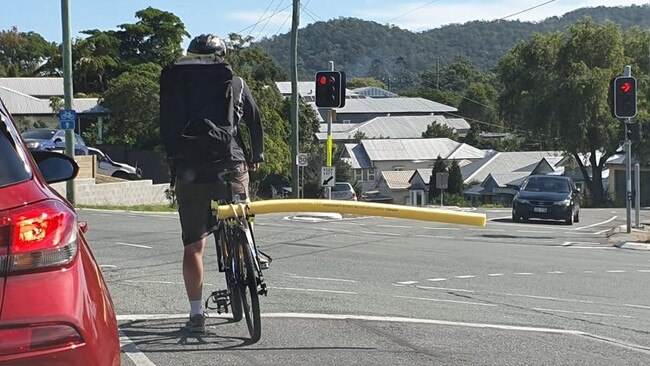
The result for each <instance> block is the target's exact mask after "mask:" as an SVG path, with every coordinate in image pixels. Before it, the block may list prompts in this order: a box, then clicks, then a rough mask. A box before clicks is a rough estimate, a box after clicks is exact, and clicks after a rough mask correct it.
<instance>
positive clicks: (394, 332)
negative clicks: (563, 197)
mask: <svg viewBox="0 0 650 366" xmlns="http://www.w3.org/2000/svg"><path fill="white" fill-rule="evenodd" d="M478 212H484V213H486V214H487V215H488V219H489V222H488V225H487V227H485V228H474V227H464V226H456V225H448V224H439V223H427V222H419V221H408V220H399V219H386V218H349V219H343V220H305V218H302V217H293V216H286V215H265V216H263V217H258V218H257V222H256V233H257V238H258V241H259V242H260V244H261V246H262V250H264V251H265V252H267V253H269V254H270V255H271V256H272V257H273V259H274V260H273V262H272V268H271V270H269V271H266V272H265V275H266V279H267V284H268V285H269V287H270V289H269V296H268V297H266V298H263V299H262V304H261V306H262V312H263V319H262V324H263V331H262V332H263V335H262V339H261V340H260V342H258V343H256V344H252V345H249V344H247V343H246V339H245V338H246V336H247V332H246V328H245V324H244V323H243V322H242V323H231V322H229V321H228V318H227V315H226V316H225V317H224V316H217V314H213V316H211V317H210V318H209V319H208V325H209V328H208V332H207V334H206V335H205V336H202V337H193V336H191V335H189V334H186V333H185V332H183V331H181V330H180V327H181V325H182V324H183V323H184V321H185V318H186V317H187V311H188V309H187V307H188V305H187V301H186V298H185V294H184V287H183V284H182V276H181V271H180V256H181V244H180V242H179V238H180V231H179V224H178V218H177V216H176V215H174V214H145V213H129V212H121V213H120V212H103V211H94V210H80V217H81V219H82V220H85V221H87V222H88V223H89V225H90V231H89V233H88V239H89V241H90V242H91V247H92V249H93V251H94V253H95V255H96V257H97V260H98V262H99V263H100V265H101V266H102V270H103V273H104V276H105V278H106V281H107V283H108V286H109V289H110V291H111V294H112V296H113V300H114V302H115V305H116V308H117V312H118V314H119V321H120V329H121V332H122V334H123V339H122V340H123V344H124V346H123V351H124V353H123V364H124V365H137V366H151V365H157V366H162V365H181V364H182V365H206V364H222V363H224V364H232V365H247V364H253V365H280V364H282V365H290V364H292V365H305V364H319V365H335V364H344V363H346V364H376V365H402V364H404V365H406V364H408V365H437V364H440V365H449V364H472V365H478V364H480V365H506V364H507V365H510V364H526V365H549V364H553V365H562V364H566V365H572V364H590V365H613V364H616V365H647V364H649V363H650V336H649V334H650V290H648V282H649V281H650V253H648V252H641V251H631V250H623V249H618V248H613V247H611V246H610V244H608V243H607V240H606V238H605V234H604V233H605V231H606V230H608V229H610V228H612V227H614V226H618V225H622V224H624V220H625V211H624V210H621V209H583V210H581V222H580V223H578V224H575V225H574V226H566V225H563V224H561V223H554V222H529V223H518V224H515V223H512V222H511V220H510V218H509V215H510V213H509V210H503V209H501V210H499V209H494V210H482V211H478ZM642 214H643V215H644V219H648V217H647V216H648V215H649V214H650V213H649V212H648V211H644V212H642ZM213 253H214V250H213V249H212V246H210V249H209V255H208V256H207V257H206V258H205V263H206V267H207V268H208V269H209V272H208V273H207V278H206V283H207V284H206V292H207V291H212V290H216V289H220V288H223V280H222V278H221V277H222V276H220V275H218V274H217V272H216V270H215V269H213V268H215V267H214V266H212V263H215V256H214V255H213Z"/></svg>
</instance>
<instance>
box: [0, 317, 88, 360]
mask: <svg viewBox="0 0 650 366" xmlns="http://www.w3.org/2000/svg"><path fill="white" fill-rule="evenodd" d="M0 339H2V342H0V356H7V355H13V354H19V353H26V352H33V351H42V350H46V349H52V348H67V347H76V346H79V345H80V344H82V343H83V339H82V338H81V335H80V334H79V332H78V331H77V330H76V329H75V328H73V327H72V326H70V325H67V324H33V325H27V326H21V327H14V328H5V329H0Z"/></svg>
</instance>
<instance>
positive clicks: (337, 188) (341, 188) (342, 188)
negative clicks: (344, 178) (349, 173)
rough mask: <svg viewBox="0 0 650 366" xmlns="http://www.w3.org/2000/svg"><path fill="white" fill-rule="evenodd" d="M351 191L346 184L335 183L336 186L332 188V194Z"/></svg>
mask: <svg viewBox="0 0 650 366" xmlns="http://www.w3.org/2000/svg"><path fill="white" fill-rule="evenodd" d="M351 189H352V188H351V186H350V185H348V184H346V183H336V185H334V187H332V192H340V191H349V190H351Z"/></svg>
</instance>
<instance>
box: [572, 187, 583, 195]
mask: <svg viewBox="0 0 650 366" xmlns="http://www.w3.org/2000/svg"><path fill="white" fill-rule="evenodd" d="M581 191H582V190H581V189H580V188H579V187H576V188H574V189H573V193H576V194H577V193H580V192H581Z"/></svg>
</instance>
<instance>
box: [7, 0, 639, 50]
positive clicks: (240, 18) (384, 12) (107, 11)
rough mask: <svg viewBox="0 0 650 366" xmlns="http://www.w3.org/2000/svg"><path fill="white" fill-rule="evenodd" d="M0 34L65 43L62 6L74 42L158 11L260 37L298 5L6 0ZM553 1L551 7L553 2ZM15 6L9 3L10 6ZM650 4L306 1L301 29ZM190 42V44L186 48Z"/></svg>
mask: <svg viewBox="0 0 650 366" xmlns="http://www.w3.org/2000/svg"><path fill="white" fill-rule="evenodd" d="M2 1H3V2H5V4H3V12H2V13H3V14H2V15H3V16H2V17H0V30H7V29H10V28H11V27H13V26H16V27H17V28H18V30H19V31H20V32H29V31H33V32H36V33H39V34H40V35H42V36H43V37H44V38H45V39H46V40H48V41H51V42H57V43H60V42H61V40H62V36H61V34H62V26H61V2H62V1H68V2H69V4H70V5H69V6H70V20H71V31H72V36H73V37H78V36H81V35H80V34H79V32H80V31H82V30H88V29H100V30H114V29H117V26H118V25H120V24H124V23H135V22H137V18H136V17H135V13H136V12H137V11H138V10H142V9H145V8H147V7H150V6H151V7H154V8H157V9H160V10H164V11H168V12H171V13H174V14H175V15H177V16H178V17H179V18H180V19H181V20H182V21H183V23H184V24H185V27H186V29H187V31H188V33H190V34H191V35H192V37H194V36H197V35H199V34H201V33H213V34H217V35H221V36H223V37H225V36H227V35H228V34H229V33H232V32H236V33H239V34H243V35H250V36H253V37H255V38H256V39H260V38H262V37H270V36H274V35H276V34H281V33H287V32H289V31H290V29H291V10H292V7H291V4H292V0H237V1H227V0H110V1H106V0H62V1H57V0H2ZM547 2H548V4H544V3H547ZM7 3H9V4H7ZM649 3H650V0H643V1H640V0H554V1H553V0H354V1H352V0H326V1H325V0H301V5H302V9H303V10H302V12H301V19H300V26H301V27H304V26H306V25H307V24H310V23H313V22H315V21H321V20H329V19H333V18H338V17H354V18H361V19H365V20H371V21H375V22H378V23H381V24H394V25H397V26H399V27H400V28H403V29H409V30H411V31H414V32H418V31H424V30H428V29H433V28H438V27H440V26H443V25H446V24H453V23H465V22H468V21H472V20H495V19H501V18H504V17H508V16H510V15H512V14H515V13H518V12H520V11H524V10H526V9H529V8H532V7H536V6H538V5H542V4H544V5H542V6H539V7H536V8H534V9H532V10H529V11H526V12H524V13H522V14H519V15H515V16H512V17H508V18H507V19H508V20H517V19H518V20H522V21H540V20H543V19H545V18H547V17H551V16H561V15H562V14H564V13H567V12H569V11H572V10H575V9H578V8H583V7H596V6H601V5H605V6H629V5H632V4H635V5H642V4H649ZM188 43H189V39H188V40H185V42H184V43H183V44H184V45H185V46H186V45H187V44H188Z"/></svg>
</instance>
